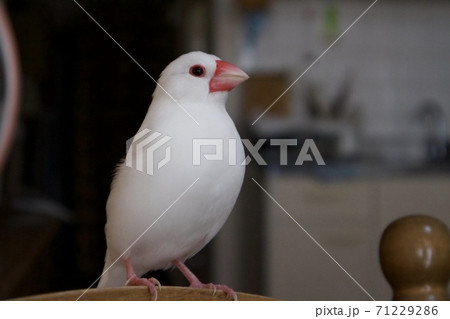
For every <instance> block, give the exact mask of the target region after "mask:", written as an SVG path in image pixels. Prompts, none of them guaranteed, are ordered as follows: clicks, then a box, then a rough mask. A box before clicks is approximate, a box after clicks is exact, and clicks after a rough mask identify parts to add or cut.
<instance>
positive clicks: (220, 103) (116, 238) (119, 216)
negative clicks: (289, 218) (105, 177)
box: [99, 52, 245, 287]
mask: <svg viewBox="0 0 450 319" xmlns="http://www.w3.org/2000/svg"><path fill="white" fill-rule="evenodd" d="M216 60H219V58H217V57H215V56H213V55H209V54H205V53H202V52H191V53H188V54H185V55H182V56H181V57H179V58H178V59H176V60H175V61H173V62H172V63H171V64H169V65H168V66H167V67H166V69H165V70H164V71H163V73H162V74H161V76H160V79H159V81H158V83H159V84H160V85H161V87H159V86H158V87H157V88H156V90H155V92H154V94H153V101H152V103H151V105H150V108H149V110H148V113H147V115H146V116H145V119H144V121H143V123H142V125H141V127H140V128H139V130H138V132H139V131H142V130H143V129H145V128H147V129H150V130H151V131H154V132H159V133H161V134H162V135H165V136H170V137H171V140H170V141H169V142H167V144H165V147H167V146H169V147H170V148H171V160H170V161H169V163H168V164H167V165H165V166H164V167H162V168H161V169H159V170H156V171H155V172H154V175H148V174H145V173H143V172H140V171H138V170H136V169H135V168H132V167H127V166H126V165H125V164H124V163H122V164H120V166H119V168H118V170H117V173H116V175H115V177H114V181H113V183H112V187H111V192H110V195H109V198H108V201H107V206H106V210H107V224H106V227H105V232H106V239H107V246H108V249H107V253H106V257H105V268H104V272H105V273H104V275H103V276H102V278H101V280H100V282H99V287H112V286H122V285H124V284H125V283H126V271H125V265H124V263H123V259H124V258H125V257H131V260H132V263H133V267H134V270H135V272H136V274H137V275H138V276H141V275H143V274H144V273H146V272H148V271H150V270H156V269H166V268H168V267H170V266H171V265H172V264H171V262H172V261H173V260H175V259H180V260H181V261H184V260H186V259H187V258H189V257H191V256H193V255H194V254H196V253H197V252H198V251H199V250H201V249H202V248H203V247H204V246H205V245H206V244H207V243H208V242H209V241H210V240H211V239H212V238H213V237H214V236H215V235H216V234H217V232H218V231H219V230H220V228H221V227H222V226H223V224H224V223H225V221H226V219H227V218H228V215H229V213H230V212H231V210H232V208H233V206H234V204H235V202H236V199H237V196H238V194H239V192H240V188H241V185H242V180H243V177H244V171H245V166H243V165H240V164H241V163H242V162H243V161H244V150H243V146H242V143H241V140H240V137H239V134H238V132H237V130H236V128H235V125H234V123H233V121H232V120H231V118H230V117H229V115H228V114H227V112H226V109H225V102H226V98H227V95H228V92H227V91H221V92H214V93H210V92H209V86H208V85H209V81H210V79H211V78H212V77H213V76H214V73H215V70H216ZM197 64H199V65H202V66H204V68H205V70H206V74H205V76H203V77H194V76H192V75H191V74H190V73H189V69H190V67H191V66H192V65H197ZM162 88H164V90H163V89H162ZM167 93H168V94H170V96H169V95H168V94H167ZM173 99H175V100H176V102H175V101H174V100H173ZM178 104H179V105H178ZM180 106H181V107H182V108H184V109H185V111H187V112H188V113H189V114H190V115H191V116H192V117H193V118H195V120H196V121H197V122H198V124H197V123H195V122H194V121H193V120H192V119H191V118H190V117H189V116H188V115H187V114H186V113H185V111H183V109H182V108H181V107H180ZM193 139H221V140H222V141H223V146H224V147H223V160H207V159H206V158H204V157H202V158H201V165H193ZM230 139H232V140H234V141H236V145H237V149H236V161H235V162H236V163H237V165H230V164H229V163H230V160H229V156H228V155H229V154H228V152H229V149H228V145H229V144H228V143H229V141H230ZM232 145H233V144H232ZM201 150H202V151H203V152H204V153H214V150H212V149H210V148H209V149H208V148H204V149H203V148H202V149H201ZM129 151H133V149H132V148H130V149H129ZM197 178H198V181H197V182H196V183H195V184H194V185H193V186H192V187H191V188H190V189H189V190H188V191H187V192H186V193H185V194H184V195H183V196H182V197H181V198H180V199H179V200H178V201H177V202H176V203H175V204H173V203H174V201H175V200H176V199H177V198H178V197H179V196H180V195H181V194H182V193H183V192H184V191H186V189H187V188H188V187H189V186H190V185H191V184H192V183H193V182H194V181H195V180H196V179H197ZM172 204H173V206H172V207H171V208H170V209H168V208H169V207H170V206H171V205H172ZM167 209H168V210H167ZM166 210H167V212H166V213H165V214H164V215H163V216H162V217H161V218H160V219H159V220H158V221H157V222H156V223H155V224H154V225H153V226H152V227H151V228H150V229H148V231H147V232H145V231H146V229H147V228H148V227H149V226H150V225H151V224H152V223H154V222H155V220H156V219H158V217H160V216H161V214H163V213H164V212H165V211H166ZM144 232H145V234H144V235H143V236H142V237H141V238H140V239H139V240H138V241H137V242H136V243H135V244H134V245H132V243H133V242H134V241H135V240H136V239H137V238H138V237H139V236H140V235H141V234H142V233H144ZM131 245H132V246H131ZM130 246H131V247H130ZM125 251H126V253H125V254H124V255H123V256H122V257H120V256H121V255H122V254H123V253H124V252H125ZM116 260H117V262H115V261H116ZM113 263H114V264H113Z"/></svg>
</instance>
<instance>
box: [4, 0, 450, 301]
mask: <svg viewBox="0 0 450 319" xmlns="http://www.w3.org/2000/svg"><path fill="white" fill-rule="evenodd" d="M3 2H4V4H5V6H6V8H7V11H8V14H9V19H10V20H11V24H12V26H13V30H14V33H15V37H16V41H17V45H18V51H19V55H20V64H21V86H22V91H21V95H20V97H21V102H20V111H19V112H20V113H19V118H18V123H17V128H16V132H15V138H14V140H13V144H12V148H11V150H10V153H9V157H8V162H7V164H6V166H5V168H4V170H3V172H2V174H1V187H0V191H1V198H0V277H1V278H2V279H3V281H2V285H1V287H0V299H6V298H13V297H19V296H25V295H31V294H38V293H45V292H51V291H62V290H68V289H78V288H86V287H88V286H89V285H91V284H92V282H93V281H94V280H96V279H97V278H98V276H99V275H100V274H101V271H102V268H103V258H104V253H105V248H106V247H105V238H104V232H103V227H104V223H105V203H106V199H107V196H108V193H109V186H110V183H111V177H112V172H113V170H114V168H115V165H116V164H117V162H118V161H119V160H120V159H121V158H122V157H123V156H124V155H125V141H126V140H127V139H128V138H130V137H131V136H133V135H134V134H135V133H136V130H137V128H138V127H139V125H140V123H141V121H142V119H143V117H144V115H145V113H146V111H147V108H148V106H149V104H150V102H151V94H152V92H153V90H154V87H155V83H154V82H153V81H152V80H151V79H150V78H149V77H148V76H147V75H146V74H145V72H143V70H141V69H140V68H139V67H138V66H137V65H136V64H135V63H134V62H133V61H132V60H131V59H130V58H129V57H128V56H127V55H126V54H125V53H124V52H123V51H122V50H121V49H120V48H119V47H118V46H117V44H115V43H114V42H113V41H112V40H111V39H110V38H109V37H108V36H107V35H106V34H105V33H104V32H103V31H102V30H101V29H100V28H99V27H98V26H97V25H96V24H95V23H94V22H93V21H92V20H91V19H90V18H89V17H88V16H87V15H86V14H85V13H84V12H83V11H82V10H81V9H80V7H79V6H78V5H77V4H76V3H75V2H74V1H72V0H66V1H50V0H14V1H12V0H11V1H3ZM77 2H78V3H79V4H80V5H81V6H82V7H83V8H84V9H85V10H86V11H87V12H89V14H90V15H92V17H94V18H95V19H96V20H97V21H98V23H99V24H101V25H102V27H103V28H105V29H106V30H107V31H108V33H110V34H111V36H112V37H114V39H115V40H117V42H118V43H120V45H121V46H122V47H123V48H125V49H126V50H127V51H128V52H129V53H130V54H131V55H132V56H133V57H134V58H135V59H136V61H138V62H139V64H140V65H141V66H142V67H143V68H144V69H145V70H146V71H147V72H148V73H149V74H151V75H152V76H153V77H155V78H156V77H157V76H158V75H159V73H160V72H161V71H162V70H163V69H164V67H165V66H166V65H167V64H168V63H169V62H171V61H172V60H174V59H175V58H176V57H177V56H179V55H180V54H182V53H185V52H188V51H192V50H202V51H207V52H211V53H213V54H215V55H217V56H219V57H221V58H222V59H224V60H226V61H229V62H232V63H233V64H236V65H238V66H239V67H240V68H242V69H243V70H245V71H246V72H247V73H248V74H249V75H250V77H251V78H250V80H249V81H247V82H246V83H244V84H243V85H242V86H241V87H240V88H238V89H237V90H236V91H233V93H231V95H230V98H229V103H228V105H229V107H228V110H229V113H230V114H231V115H232V117H233V118H234V120H235V122H236V124H237V126H238V130H239V131H240V133H241V137H242V138H244V139H249V140H250V141H252V142H253V143H254V142H256V141H257V140H258V139H260V138H264V139H268V140H269V139H276V138H290V139H297V141H298V145H297V146H292V145H291V146H289V147H288V153H287V154H288V156H287V157H288V158H287V163H286V165H281V164H280V161H279V154H280V147H279V146H278V147H274V146H270V143H269V141H267V142H266V143H265V144H264V145H263V146H262V147H261V149H260V154H261V156H262V158H263V159H264V160H265V162H266V163H267V165H264V166H258V165H256V164H255V160H253V161H252V162H251V163H250V165H249V166H248V167H247V177H246V179H245V181H244V185H243V188H242V192H241V195H240V197H239V199H238V203H237V205H236V207H235V209H234V211H233V213H232V215H231V217H230V219H229V220H228V221H227V223H226V225H225V226H224V228H223V230H222V231H221V232H220V233H219V235H218V236H217V237H216V238H215V239H214V240H213V241H212V243H211V244H209V245H208V246H207V247H206V248H205V249H204V250H203V251H202V252H201V253H199V254H198V255H197V256H195V257H194V258H193V259H192V260H190V261H189V262H188V265H189V266H191V267H192V270H193V271H194V273H196V274H198V276H199V278H200V279H202V280H203V281H205V282H209V281H213V282H217V283H225V284H227V285H229V286H231V287H233V288H234V289H235V290H237V291H243V292H249V293H258V294H264V295H269V296H272V297H277V298H283V299H291V300H367V299H368V296H367V295H366V294H365V293H364V292H363V291H362V290H361V289H360V288H359V287H358V286H357V285H355V283H354V282H353V281H351V280H350V278H349V277H348V276H347V275H346V274H345V273H344V272H343V271H342V270H341V269H340V268H339V267H338V266H337V265H336V264H335V263H334V262H333V261H332V260H331V259H330V258H329V257H328V256H326V254H325V253H324V252H323V251H322V250H321V249H320V248H319V247H317V246H316V244H315V243H314V242H313V241H312V240H311V239H310V238H309V237H308V236H307V235H306V234H305V233H304V232H303V231H302V230H301V229H300V228H299V227H298V226H297V225H296V224H295V223H294V222H292V220H291V219H290V218H289V217H288V216H287V215H286V214H285V213H284V212H283V211H282V210H281V209H280V208H279V207H278V206H277V205H276V204H275V203H274V202H273V201H272V200H271V199H270V198H269V197H268V196H267V195H265V194H264V193H263V192H262V191H261V189H260V188H259V187H258V186H257V185H256V184H255V183H254V182H253V181H252V180H251V178H255V180H256V181H258V183H260V184H261V185H262V186H263V187H264V188H265V189H266V190H267V191H268V192H269V193H270V194H271V195H272V196H273V197H274V198H275V199H276V200H277V201H278V202H279V203H280V204H281V205H282V206H283V207H284V208H285V209H286V211H287V212H289V214H291V215H292V216H293V217H294V218H295V219H296V220H297V221H298V222H299V223H300V224H301V225H302V226H303V227H304V228H305V229H306V230H307V231H308V232H309V233H310V234H311V235H312V236H313V237H314V238H315V239H316V240H317V241H318V242H319V243H320V244H321V245H322V246H323V247H324V248H325V249H326V250H327V251H328V252H329V253H330V254H331V255H332V256H333V257H334V258H335V259H336V260H337V261H338V262H339V263H340V264H341V265H342V266H343V267H344V268H345V269H346V270H347V271H348V272H349V273H350V274H351V275H352V276H353V277H354V278H355V279H356V280H357V281H358V282H359V283H360V284H361V285H362V286H363V287H364V288H365V289H366V290H367V291H368V292H370V294H371V295H372V296H373V297H375V298H376V299H379V300H389V299H390V298H391V291H390V288H389V286H388V284H387V282H386V281H385V280H384V277H383V275H382V273H381V269H380V267H379V257H378V243H379V239H380V236H381V233H382V231H383V229H384V228H385V227H386V225H387V224H389V223H390V222H391V221H393V220H394V219H396V218H398V217H400V216H404V215H409V214H426V215H430V216H435V217H438V218H439V219H440V220H441V221H443V222H445V223H446V224H447V226H449V225H450V196H448V195H449V192H450V165H449V164H450V155H449V141H450V132H449V131H448V129H447V128H448V123H449V120H450V89H449V83H450V64H449V63H448V61H449V60H450V34H449V33H448V30H449V28H450V2H449V1H444V0H440V1H438V0H434V1H421V0H411V1H401V0H399V1H380V2H378V3H376V4H375V5H374V6H373V7H372V8H371V9H370V10H369V11H368V12H367V14H366V15H364V16H363V17H362V18H361V19H360V20H359V21H358V23H356V24H355V25H354V26H353V27H352V28H351V29H350V30H349V31H348V32H347V33H346V34H345V35H344V36H343V37H342V38H341V39H340V40H339V41H337V42H336V43H335V44H334V45H333V46H332V48H331V49H330V50H329V51H328V52H327V53H326V54H324V55H323V57H322V58H321V59H320V60H317V58H318V57H319V56H320V55H321V54H322V53H323V52H324V51H325V50H326V49H327V48H329V47H330V45H332V44H333V43H334V41H335V40H336V39H337V38H338V37H339V36H340V35H341V34H342V33H343V32H344V31H345V30H346V29H347V28H348V26H350V25H351V24H352V23H353V22H354V21H355V19H356V18H358V16H360V14H361V13H363V12H364V10H366V9H367V8H368V7H369V6H370V5H371V4H372V2H373V1H370V0H369V1H357V0H345V1H332V0H323V1H310V0H277V1H275V0H272V1H270V0H233V1H226V0H194V1H187V0H166V1H162V0H161V1H156V0H154V1H144V0H133V1H125V0H116V1H106V0H97V1H92V0H91V1H86V0H79V1H77ZM316 60H317V61H316ZM312 63H314V65H313V67H312V68H310V69H309V70H308V72H306V73H304V71H305V70H306V69H307V68H308V67H309V66H311V64H312ZM3 68H4V67H3ZM1 71H2V73H1V78H0V84H3V83H5V81H6V79H5V72H4V70H1ZM303 73H304V75H303V76H302V77H301V78H300V79H299V80H298V82H297V83H296V84H295V85H294V86H292V88H291V89H290V90H289V91H288V92H287V93H286V94H285V95H283V97H282V98H281V99H279V100H278V101H277V103H276V104H274V105H273V107H272V108H271V109H270V110H269V111H268V112H267V113H265V115H264V116H262V117H260V118H259V116H260V115H261V114H262V113H263V112H264V110H265V109H266V108H267V107H268V106H269V105H271V104H272V103H273V102H274V101H275V100H276V99H277V98H278V97H279V96H280V94H282V93H283V92H284V91H285V90H286V88H288V87H289V85H291V84H292V83H293V82H294V81H295V80H296V79H298V77H299V76H300V75H301V74H303ZM2 87H3V85H2ZM0 93H1V94H4V89H3V88H2V89H1V90H0ZM305 139H313V140H314V142H315V144H316V145H317V147H318V150H319V151H320V153H321V155H322V157H323V159H324V161H325V163H326V165H324V166H319V165H317V164H316V162H314V161H312V162H305V163H304V164H303V165H295V162H296V159H297V157H298V155H299V152H300V149H301V147H302V144H303V140H305ZM152 275H153V276H156V277H157V278H158V279H160V281H161V283H162V284H163V285H186V284H187V283H186V282H185V281H184V279H183V278H180V275H179V274H178V272H177V271H167V272H158V273H157V274H152Z"/></svg>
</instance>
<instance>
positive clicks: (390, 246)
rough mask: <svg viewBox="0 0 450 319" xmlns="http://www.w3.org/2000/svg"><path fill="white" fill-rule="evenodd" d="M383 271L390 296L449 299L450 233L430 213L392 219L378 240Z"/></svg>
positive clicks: (407, 298) (397, 298)
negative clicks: (387, 282) (391, 294)
mask: <svg viewBox="0 0 450 319" xmlns="http://www.w3.org/2000/svg"><path fill="white" fill-rule="evenodd" d="M380 261H381V268H382V269H383V273H384V275H385V277H386V278H387V280H388V281H389V283H390V284H391V286H392V289H393V291H394V296H393V300H449V295H448V292H447V284H448V280H449V278H450V234H449V230H448V228H447V226H446V225H445V224H444V223H442V222H441V221H440V220H438V219H436V218H432V217H429V216H408V217H404V218H400V219H398V220H396V221H394V222H393V223H391V224H390V225H389V226H388V227H387V228H386V230H385V231H384V233H383V236H382V237H381V242H380Z"/></svg>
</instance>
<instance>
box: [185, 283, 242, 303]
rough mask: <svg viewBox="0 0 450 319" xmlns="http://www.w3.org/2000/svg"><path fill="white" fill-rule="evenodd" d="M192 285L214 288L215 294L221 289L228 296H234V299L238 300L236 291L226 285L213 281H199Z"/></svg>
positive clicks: (193, 286)
mask: <svg viewBox="0 0 450 319" xmlns="http://www.w3.org/2000/svg"><path fill="white" fill-rule="evenodd" d="M191 287H192V288H203V289H212V290H213V293H212V295H213V296H214V295H215V294H216V292H217V290H220V291H223V292H224V293H226V295H227V296H228V297H230V298H232V299H233V300H234V301H237V300H238V298H237V294H236V293H235V292H234V290H233V289H231V288H230V287H228V286H226V285H215V284H213V283H209V284H204V283H198V284H194V285H191Z"/></svg>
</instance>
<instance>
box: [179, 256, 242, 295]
mask: <svg viewBox="0 0 450 319" xmlns="http://www.w3.org/2000/svg"><path fill="white" fill-rule="evenodd" d="M172 263H173V264H174V266H175V267H177V268H178V269H179V270H180V271H181V273H182V274H183V275H184V277H186V279H187V280H188V281H189V284H190V285H189V287H191V288H205V289H212V290H214V291H213V295H215V293H216V291H217V290H220V291H223V292H224V293H226V294H227V296H228V297H230V298H233V300H235V301H236V300H237V295H236V293H235V292H234V290H233V289H231V288H230V287H228V286H225V285H215V284H212V283H209V284H204V283H202V282H201V281H200V280H199V279H198V278H197V277H196V276H195V275H194V273H193V272H192V271H191V270H190V269H189V268H188V267H187V266H186V265H185V264H184V263H183V262H181V261H180V260H178V259H176V260H174V261H173V262H172Z"/></svg>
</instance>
